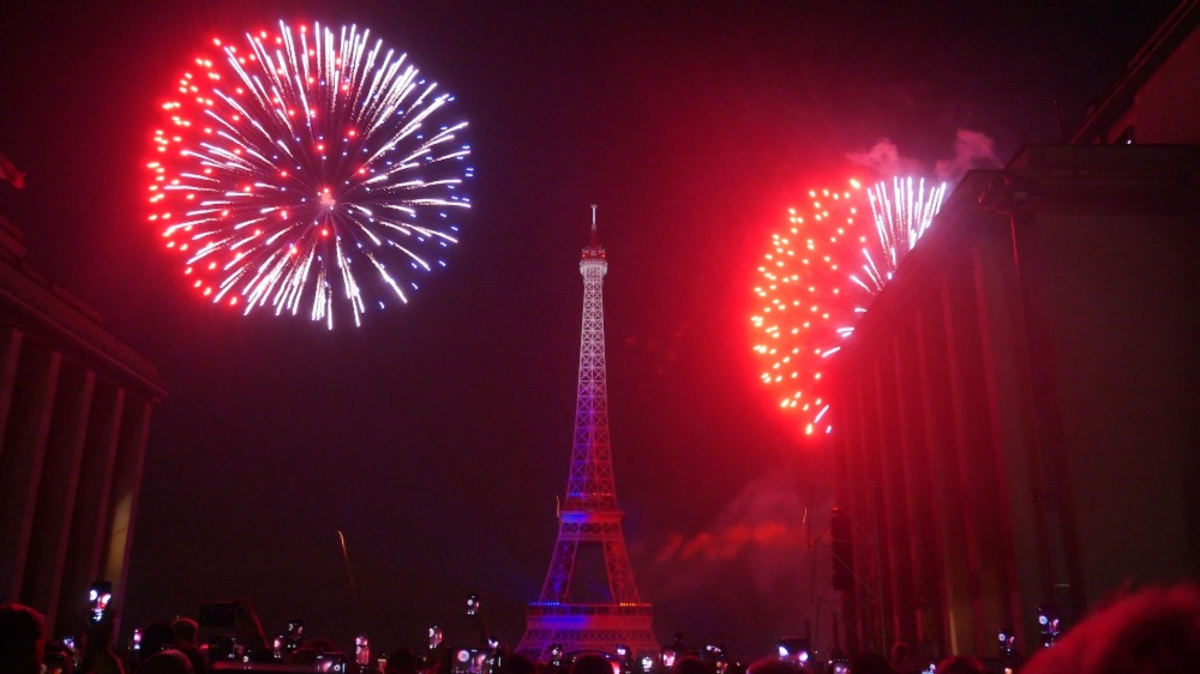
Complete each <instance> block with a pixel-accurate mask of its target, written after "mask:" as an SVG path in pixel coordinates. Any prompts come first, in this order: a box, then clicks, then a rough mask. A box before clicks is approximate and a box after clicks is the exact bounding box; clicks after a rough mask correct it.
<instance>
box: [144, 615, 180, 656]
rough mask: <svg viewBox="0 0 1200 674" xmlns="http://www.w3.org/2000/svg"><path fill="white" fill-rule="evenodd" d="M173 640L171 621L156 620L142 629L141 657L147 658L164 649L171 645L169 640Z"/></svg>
mask: <svg viewBox="0 0 1200 674" xmlns="http://www.w3.org/2000/svg"><path fill="white" fill-rule="evenodd" d="M174 640H175V634H174V632H172V631H171V623H168V622H157V623H152V624H150V625H148V626H147V627H146V629H144V630H142V645H141V648H140V650H141V654H142V659H145V658H148V657H150V656H151V655H154V654H155V653H158V652H159V651H163V650H166V649H167V648H169V647H170V646H171V642H172V641H174Z"/></svg>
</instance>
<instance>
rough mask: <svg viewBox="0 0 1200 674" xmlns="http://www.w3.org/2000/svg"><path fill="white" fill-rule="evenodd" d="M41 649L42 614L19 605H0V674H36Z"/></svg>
mask: <svg viewBox="0 0 1200 674" xmlns="http://www.w3.org/2000/svg"><path fill="white" fill-rule="evenodd" d="M45 649H46V621H45V620H44V619H43V618H42V614H40V613H38V612H37V611H35V610H33V609H31V608H29V607H28V606H22V605H20V604H0V672H5V673H6V674H7V673H11V674H39V672H41V670H42V658H43V657H44V655H45Z"/></svg>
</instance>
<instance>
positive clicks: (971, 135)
mask: <svg viewBox="0 0 1200 674" xmlns="http://www.w3.org/2000/svg"><path fill="white" fill-rule="evenodd" d="M995 151H996V143H995V141H993V140H992V138H991V137H990V136H988V135H987V134H985V133H982V132H980V131H971V130H969V129H959V130H958V134H957V135H956V137H955V139H954V158H953V159H942V160H940V161H939V162H938V163H937V167H936V170H937V175H938V177H939V178H941V179H942V180H956V179H958V178H961V177H962V176H963V174H965V173H966V172H967V171H970V170H971V169H977V168H999V167H1000V166H1003V164H1002V163H1001V162H1000V160H999V159H997V158H996V154H995Z"/></svg>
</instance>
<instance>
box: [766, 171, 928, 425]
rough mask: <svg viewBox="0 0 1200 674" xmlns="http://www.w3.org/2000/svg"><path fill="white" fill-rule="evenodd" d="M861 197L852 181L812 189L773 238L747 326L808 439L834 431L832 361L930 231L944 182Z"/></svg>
mask: <svg viewBox="0 0 1200 674" xmlns="http://www.w3.org/2000/svg"><path fill="white" fill-rule="evenodd" d="M865 192H866V195H865V198H864V194H863V193H864V190H863V189H862V185H861V183H859V182H858V181H856V180H851V181H850V183H849V186H848V188H847V189H844V190H841V191H837V190H828V189H825V190H813V191H810V192H809V193H808V197H809V200H810V201H809V203H808V206H807V207H806V208H803V209H795V208H793V209H790V212H789V218H788V226H787V227H786V228H785V229H783V230H782V231H780V232H776V233H774V234H772V235H771V243H770V246H769V247H768V249H767V252H766V253H765V254H764V255H763V262H762V264H761V265H760V266H759V267H758V273H759V276H760V279H759V284H758V285H757V286H756V287H755V288H754V293H755V295H756V296H757V297H758V298H759V299H760V301H761V304H760V307H759V310H758V312H757V313H756V314H755V315H754V316H752V317H751V319H750V320H751V324H752V325H753V326H754V327H755V328H756V329H757V331H758V332H759V333H760V339H761V341H759V343H757V344H755V345H754V351H755V353H757V354H758V356H759V358H760V359H761V361H762V362H763V363H765V364H766V369H765V371H764V372H763V373H762V375H761V378H762V381H763V383H765V384H766V385H768V386H771V387H774V388H776V389H778V390H780V391H781V392H782V394H781V397H780V399H779V405H780V407H781V408H783V409H784V410H785V411H789V412H795V413H797V414H798V415H799V417H800V419H801V423H802V424H803V427H804V433H805V434H806V435H812V434H813V433H815V432H817V431H818V430H820V431H823V432H825V433H829V432H831V431H832V430H833V429H832V426H831V425H830V424H829V423H828V421H827V420H825V415H826V414H827V413H828V411H829V404H828V402H827V401H826V399H825V398H824V397H823V395H822V383H823V382H822V373H823V372H824V370H825V366H826V364H827V363H828V362H829V360H828V359H829V357H830V356H832V355H833V354H835V353H837V351H838V350H839V349H840V348H841V345H842V344H843V343H844V341H845V340H846V338H847V337H849V336H850V334H851V333H852V332H853V331H854V326H855V325H856V324H857V323H858V319H859V317H860V316H861V314H863V313H865V312H866V310H867V307H868V306H869V305H870V303H871V300H873V299H874V298H875V296H876V295H878V294H879V292H880V291H882V290H883V288H884V287H885V286H886V285H887V283H888V282H889V281H890V280H891V279H892V276H893V275H894V274H895V271H896V269H897V267H898V266H899V264H900V261H901V260H903V259H904V256H905V255H906V254H907V253H908V252H909V251H910V250H911V249H912V248H913V246H915V245H916V243H917V240H918V239H920V237H921V235H922V234H924V233H925V231H926V230H927V229H928V228H929V225H930V224H931V223H932V220H933V216H934V215H935V214H936V213H937V211H938V209H939V208H940V207H941V203H942V197H943V195H944V193H945V185H944V184H941V185H937V186H934V187H928V188H927V187H926V185H925V181H924V180H919V181H917V182H916V183H915V184H914V181H913V179H912V178H896V179H894V180H893V181H892V189H891V190H890V192H889V190H888V189H887V186H886V184H885V183H879V184H877V185H876V186H875V187H873V188H867V189H866V190H865ZM864 202H866V203H864ZM868 213H869V215H868Z"/></svg>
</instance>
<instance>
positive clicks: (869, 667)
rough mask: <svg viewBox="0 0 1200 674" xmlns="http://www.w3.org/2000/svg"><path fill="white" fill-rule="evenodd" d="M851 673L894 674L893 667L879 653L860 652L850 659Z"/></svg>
mask: <svg viewBox="0 0 1200 674" xmlns="http://www.w3.org/2000/svg"><path fill="white" fill-rule="evenodd" d="M850 674H892V667H891V665H889V664H888V661H887V660H884V659H883V656H882V655H880V654H878V653H872V652H871V651H866V652H864V653H859V654H858V656H856V657H855V658H854V659H853V660H851V661H850Z"/></svg>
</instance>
